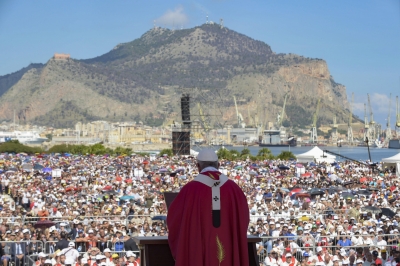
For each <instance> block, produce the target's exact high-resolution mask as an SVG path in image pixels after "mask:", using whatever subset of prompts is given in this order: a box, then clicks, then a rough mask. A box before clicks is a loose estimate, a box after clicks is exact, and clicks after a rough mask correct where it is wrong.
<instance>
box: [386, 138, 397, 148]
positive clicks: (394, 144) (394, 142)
mask: <svg viewBox="0 0 400 266" xmlns="http://www.w3.org/2000/svg"><path fill="white" fill-rule="evenodd" d="M388 148H389V149H400V139H391V140H389V145H388Z"/></svg>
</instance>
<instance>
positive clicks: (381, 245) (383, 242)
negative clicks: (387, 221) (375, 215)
mask: <svg viewBox="0 0 400 266" xmlns="http://www.w3.org/2000/svg"><path fill="white" fill-rule="evenodd" d="M376 246H377V247H378V248H379V249H384V248H386V246H387V242H386V240H384V239H383V237H382V235H378V242H376Z"/></svg>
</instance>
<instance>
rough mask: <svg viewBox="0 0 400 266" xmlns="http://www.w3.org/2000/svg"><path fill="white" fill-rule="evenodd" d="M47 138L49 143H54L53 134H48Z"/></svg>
mask: <svg viewBox="0 0 400 266" xmlns="http://www.w3.org/2000/svg"><path fill="white" fill-rule="evenodd" d="M46 138H47V139H48V140H49V141H52V140H53V134H51V133H49V134H46Z"/></svg>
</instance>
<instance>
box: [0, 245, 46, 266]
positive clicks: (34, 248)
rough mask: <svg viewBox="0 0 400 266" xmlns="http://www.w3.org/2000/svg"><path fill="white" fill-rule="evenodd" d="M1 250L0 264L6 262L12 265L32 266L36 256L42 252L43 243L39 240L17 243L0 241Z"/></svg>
mask: <svg viewBox="0 0 400 266" xmlns="http://www.w3.org/2000/svg"><path fill="white" fill-rule="evenodd" d="M0 245H1V246H2V249H3V254H4V255H3V256H2V258H1V264H2V265H6V264H4V263H5V262H6V261H7V262H8V263H12V264H13V265H19V264H22V265H28V266H32V265H34V263H35V261H36V260H37V259H38V254H39V253H40V252H43V250H44V247H43V242H42V241H39V240H35V241H32V240H19V241H0Z"/></svg>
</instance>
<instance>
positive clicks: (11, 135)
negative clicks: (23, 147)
mask: <svg viewBox="0 0 400 266" xmlns="http://www.w3.org/2000/svg"><path fill="white" fill-rule="evenodd" d="M10 140H18V141H19V143H22V144H42V143H43V142H45V141H48V139H47V138H43V137H41V136H40V135H39V133H38V132H35V131H1V132H0V143H1V142H8V141H10Z"/></svg>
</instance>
